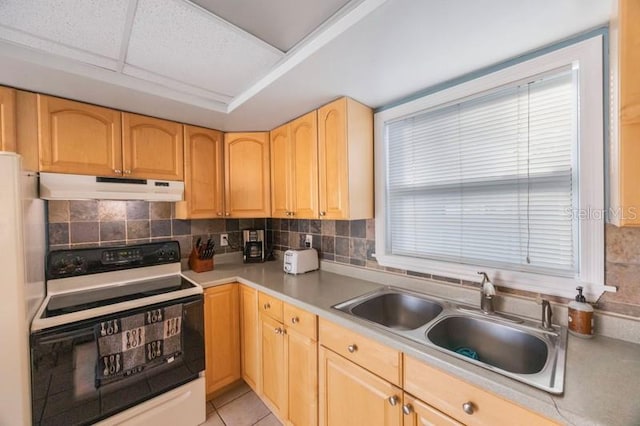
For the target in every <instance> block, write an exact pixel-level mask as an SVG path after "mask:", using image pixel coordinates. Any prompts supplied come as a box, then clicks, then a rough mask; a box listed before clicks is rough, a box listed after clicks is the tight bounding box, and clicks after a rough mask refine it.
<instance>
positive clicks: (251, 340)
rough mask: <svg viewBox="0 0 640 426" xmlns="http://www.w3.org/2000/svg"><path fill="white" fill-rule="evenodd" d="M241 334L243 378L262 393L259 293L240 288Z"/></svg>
mask: <svg viewBox="0 0 640 426" xmlns="http://www.w3.org/2000/svg"><path fill="white" fill-rule="evenodd" d="M240 333H241V337H242V357H241V359H242V378H243V379H244V381H245V382H247V384H248V385H249V386H251V388H253V390H254V391H256V392H257V393H258V394H260V393H261V385H260V375H261V374H260V372H261V369H260V366H261V362H262V355H261V349H260V328H259V321H258V291H257V290H256V289H253V288H251V287H247V286H245V285H241V286H240Z"/></svg>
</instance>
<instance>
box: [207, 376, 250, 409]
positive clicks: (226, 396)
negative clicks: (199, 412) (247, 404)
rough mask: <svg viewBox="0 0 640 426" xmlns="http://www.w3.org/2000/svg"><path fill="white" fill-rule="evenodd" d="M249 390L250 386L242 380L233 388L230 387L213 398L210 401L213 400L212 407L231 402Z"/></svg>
mask: <svg viewBox="0 0 640 426" xmlns="http://www.w3.org/2000/svg"><path fill="white" fill-rule="evenodd" d="M250 390H251V388H250V387H249V385H247V384H246V383H245V382H242V384H240V385H238V386H236V387H234V388H233V389H230V390H228V391H227V392H225V393H223V394H222V395H220V396H218V397H216V398H213V399H212V400H211V402H213V406H214V407H216V408H220V407H222V406H223V405H225V404H227V403H228V402H231V401H233V400H234V399H236V398H238V397H240V396H242V395H244V394H246V393H247V392H249V391H250Z"/></svg>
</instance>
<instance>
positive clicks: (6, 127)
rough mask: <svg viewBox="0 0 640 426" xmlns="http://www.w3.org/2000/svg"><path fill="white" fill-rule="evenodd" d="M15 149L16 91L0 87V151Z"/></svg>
mask: <svg viewBox="0 0 640 426" xmlns="http://www.w3.org/2000/svg"><path fill="white" fill-rule="evenodd" d="M16 149H17V147H16V90H15V89H12V88H10V87H2V86H0V151H12V152H15V151H16Z"/></svg>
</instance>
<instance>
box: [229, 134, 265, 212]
mask: <svg viewBox="0 0 640 426" xmlns="http://www.w3.org/2000/svg"><path fill="white" fill-rule="evenodd" d="M224 160H225V182H224V183H225V216H230V217H250V218H256V217H269V216H270V215H271V196H270V184H269V182H270V179H269V175H270V174H269V133H266V132H260V133H258V132H256V133H226V134H225V135H224Z"/></svg>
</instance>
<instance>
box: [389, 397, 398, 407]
mask: <svg viewBox="0 0 640 426" xmlns="http://www.w3.org/2000/svg"><path fill="white" fill-rule="evenodd" d="M387 401H389V404H391V406H392V407H395V406H396V405H398V397H397V396H396V395H393V396H390V397H389V398H388V399H387Z"/></svg>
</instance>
